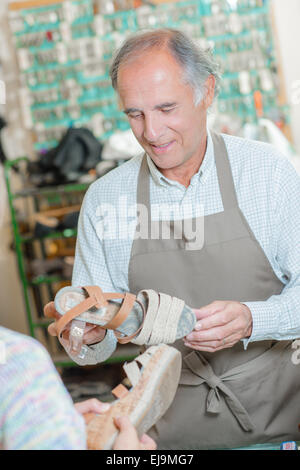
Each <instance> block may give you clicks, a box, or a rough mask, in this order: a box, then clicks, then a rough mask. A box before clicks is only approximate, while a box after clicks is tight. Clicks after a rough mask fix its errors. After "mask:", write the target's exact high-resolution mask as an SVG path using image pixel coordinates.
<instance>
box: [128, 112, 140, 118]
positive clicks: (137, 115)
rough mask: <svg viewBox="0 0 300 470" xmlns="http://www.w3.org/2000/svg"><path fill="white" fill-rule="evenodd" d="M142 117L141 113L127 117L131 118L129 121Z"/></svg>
mask: <svg viewBox="0 0 300 470" xmlns="http://www.w3.org/2000/svg"><path fill="white" fill-rule="evenodd" d="M141 116H142V113H138V114H128V117H129V118H131V119H136V118H139V117H141Z"/></svg>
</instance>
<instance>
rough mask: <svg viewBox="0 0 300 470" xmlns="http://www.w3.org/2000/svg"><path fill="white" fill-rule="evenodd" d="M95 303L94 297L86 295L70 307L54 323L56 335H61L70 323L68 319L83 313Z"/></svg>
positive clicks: (96, 302)
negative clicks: (78, 302)
mask: <svg viewBox="0 0 300 470" xmlns="http://www.w3.org/2000/svg"><path fill="white" fill-rule="evenodd" d="M96 304H98V301H97V300H96V299H95V298H94V297H88V298H87V299H85V300H83V301H82V302H80V304H78V305H76V306H75V307H73V308H71V309H70V310H69V311H68V312H67V313H65V314H64V315H63V316H62V317H61V318H60V319H59V320H57V321H56V322H55V323H54V325H55V329H56V334H57V336H58V337H59V336H60V335H61V333H62V332H63V330H64V329H65V328H66V326H67V324H68V323H70V321H72V320H73V319H74V318H76V317H78V316H79V315H80V314H81V313H84V312H86V311H87V310H89V309H90V308H92V307H94V306H95V305H96Z"/></svg>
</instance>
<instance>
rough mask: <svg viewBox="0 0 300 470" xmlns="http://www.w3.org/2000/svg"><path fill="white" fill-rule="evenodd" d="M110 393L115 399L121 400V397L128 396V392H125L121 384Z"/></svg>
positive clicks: (125, 389)
mask: <svg viewBox="0 0 300 470" xmlns="http://www.w3.org/2000/svg"><path fill="white" fill-rule="evenodd" d="M111 393H112V394H113V395H114V396H115V397H116V398H123V397H126V395H128V393H129V391H128V390H127V388H126V387H124V385H123V384H119V385H117V386H116V387H115V388H114V389H113V390H112V391H111Z"/></svg>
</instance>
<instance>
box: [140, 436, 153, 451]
mask: <svg viewBox="0 0 300 470" xmlns="http://www.w3.org/2000/svg"><path fill="white" fill-rule="evenodd" d="M140 442H141V445H142V450H156V448H157V445H156V442H155V441H154V440H153V439H152V438H151V437H150V436H148V434H143V435H142V437H141V439H140Z"/></svg>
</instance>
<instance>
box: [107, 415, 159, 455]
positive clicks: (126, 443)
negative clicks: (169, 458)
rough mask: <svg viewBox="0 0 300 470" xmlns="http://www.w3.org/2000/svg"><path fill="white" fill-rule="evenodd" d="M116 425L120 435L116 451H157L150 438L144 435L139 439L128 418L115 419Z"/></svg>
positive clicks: (115, 447) (115, 445)
mask: <svg viewBox="0 0 300 470" xmlns="http://www.w3.org/2000/svg"><path fill="white" fill-rule="evenodd" d="M115 425H116V426H117V428H119V430H120V433H119V435H118V437H117V439H116V440H115V444H114V447H113V449H114V450H155V449H156V443H155V442H154V440H153V439H151V437H150V436H148V435H147V434H143V435H142V437H141V438H140V439H139V438H138V435H137V432H136V430H135V428H134V427H133V425H132V424H131V422H130V419H129V418H128V416H122V417H119V418H115Z"/></svg>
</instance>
